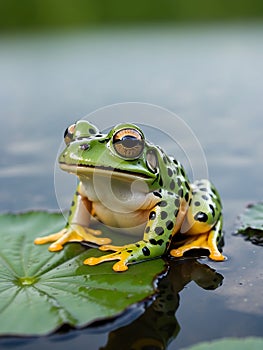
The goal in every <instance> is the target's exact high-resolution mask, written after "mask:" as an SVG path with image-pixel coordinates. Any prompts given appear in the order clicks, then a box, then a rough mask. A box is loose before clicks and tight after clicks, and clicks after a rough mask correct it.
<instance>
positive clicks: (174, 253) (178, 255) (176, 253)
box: [170, 248, 185, 258]
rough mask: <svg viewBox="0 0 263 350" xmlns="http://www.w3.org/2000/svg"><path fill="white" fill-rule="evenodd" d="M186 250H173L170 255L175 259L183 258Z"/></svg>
mask: <svg viewBox="0 0 263 350" xmlns="http://www.w3.org/2000/svg"><path fill="white" fill-rule="evenodd" d="M184 252H185V250H182V249H180V248H177V249H172V250H171V251H170V254H171V255H172V256H173V257H175V258H181V257H182V256H183V255H184Z"/></svg>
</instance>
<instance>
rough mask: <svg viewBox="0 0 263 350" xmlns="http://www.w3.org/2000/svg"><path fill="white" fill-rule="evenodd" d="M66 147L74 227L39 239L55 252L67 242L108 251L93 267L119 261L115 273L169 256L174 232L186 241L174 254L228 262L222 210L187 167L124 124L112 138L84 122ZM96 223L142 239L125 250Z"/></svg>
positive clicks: (62, 160)
mask: <svg viewBox="0 0 263 350" xmlns="http://www.w3.org/2000/svg"><path fill="white" fill-rule="evenodd" d="M64 140H65V143H66V147H65V149H64V150H63V152H62V153H61V155H60V157H59V165H60V167H61V169H62V170H65V171H67V172H69V173H73V174H75V175H77V176H78V178H79V183H78V186H77V189H76V192H75V194H74V197H73V201H72V204H71V208H70V211H69V215H68V221H67V224H66V226H65V228H63V229H62V230H61V231H59V232H56V233H54V234H51V235H48V236H45V237H40V238H36V239H35V243H36V244H44V243H48V242H49V243H52V244H51V245H50V246H49V250H50V251H59V250H61V249H63V246H64V244H65V243H68V242H81V241H85V242H90V243H95V244H97V245H98V246H99V249H100V250H102V251H111V252H110V253H108V254H106V255H102V256H100V257H90V258H88V259H86V260H85V261H84V264H87V265H97V264H100V263H102V262H105V261H111V260H117V262H115V264H114V265H113V270H114V271H125V270H127V269H128V265H129V264H133V263H138V262H140V261H143V260H147V259H151V258H156V257H159V256H162V255H163V254H165V253H166V252H167V251H168V250H169V247H170V244H171V242H172V239H173V237H174V235H176V233H180V235H182V236H183V237H184V240H183V241H182V244H181V245H180V246H179V247H177V248H174V249H171V250H170V255H172V256H174V257H182V256H183V255H184V253H185V252H187V251H188V250H191V249H207V250H208V251H209V257H210V258H211V259H212V260H216V261H222V260H224V259H225V257H224V256H223V255H222V254H221V252H220V251H219V249H218V245H219V242H220V241H221V239H222V238H223V232H222V205H221V201H220V197H219V194H218V192H217V190H216V189H215V187H214V186H213V185H212V184H211V183H210V182H209V181H208V180H201V181H195V182H194V183H190V182H189V179H188V177H187V175H186V174H185V171H184V168H183V166H182V165H181V164H180V163H179V162H178V161H177V160H176V159H175V158H173V157H170V156H168V155H167V154H166V153H165V152H164V151H163V150H162V149H161V148H160V147H159V146H156V145H154V144H152V143H151V142H149V141H148V140H146V139H145V136H144V134H143V131H142V130H141V129H140V128H139V127H138V126H136V125H134V124H130V123H125V124H118V125H117V126H115V127H114V128H112V129H111V130H110V131H109V132H108V133H105V134H103V133H101V132H100V131H99V130H98V128H97V127H96V126H94V125H92V124H91V123H89V122H88V121H86V120H80V121H78V122H76V123H75V124H73V125H71V126H69V127H68V128H67V130H66V131H65V134H64ZM92 217H95V218H97V220H99V221H100V222H102V223H104V224H105V225H108V226H111V227H116V228H121V229H123V231H125V230H128V231H129V232H132V233H134V234H136V235H138V234H140V238H136V239H135V243H130V244H126V245H124V246H114V245H110V243H111V239H110V238H103V237H101V236H100V235H101V231H100V230H95V229H93V228H91V227H90V221H91V218H92Z"/></svg>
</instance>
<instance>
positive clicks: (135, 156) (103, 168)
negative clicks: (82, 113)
mask: <svg viewBox="0 0 263 350" xmlns="http://www.w3.org/2000/svg"><path fill="white" fill-rule="evenodd" d="M64 138H65V143H66V148H65V149H64V151H63V152H62V153H61V155H60V157H59V163H60V167H61V168H62V169H63V170H66V171H68V172H71V173H75V174H77V175H79V176H87V177H89V176H91V175H92V173H94V171H95V170H96V173H97V174H98V173H99V174H100V175H103V176H107V175H108V176H109V175H110V176H113V177H115V178H119V179H121V180H127V181H132V180H134V179H136V178H140V179H142V178H143V179H144V180H145V181H149V182H151V183H152V182H154V180H156V179H157V178H158V176H159V172H160V171H159V160H158V159H159V157H160V156H161V155H160V153H161V151H160V149H159V148H158V147H155V146H154V145H152V144H151V143H149V142H148V141H146V140H145V137H144V134H143V132H142V130H141V129H140V128H139V127H138V126H136V125H134V124H119V125H117V126H115V127H114V128H113V129H111V130H110V131H109V133H107V134H102V133H100V132H99V130H98V129H97V128H96V127H95V126H94V125H92V124H90V123H89V122H87V121H85V120H80V121H78V122H77V123H75V124H73V125H71V126H70V127H68V128H67V130H66V131H65V135H64Z"/></svg>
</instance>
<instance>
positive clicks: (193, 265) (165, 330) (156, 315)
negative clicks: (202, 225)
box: [100, 259, 223, 350]
mask: <svg viewBox="0 0 263 350" xmlns="http://www.w3.org/2000/svg"><path fill="white" fill-rule="evenodd" d="M191 281H194V282H195V283H196V284H197V285H198V286H200V287H201V288H203V289H206V290H214V289H216V288H218V287H219V286H220V285H221V284H222V281H223V276H222V275H220V274H219V273H217V272H216V271H214V270H213V269H211V268H210V267H209V266H207V265H203V264H201V263H199V262H198V261H196V260H194V259H187V260H184V261H180V262H177V263H175V262H171V263H170V264H169V270H168V274H167V275H166V276H165V277H163V278H162V279H161V280H160V282H159V283H158V294H157V297H156V299H155V300H154V302H153V303H152V304H151V306H150V307H148V308H147V309H146V311H145V312H144V313H143V314H142V315H141V316H140V317H139V318H137V319H136V320H135V321H133V322H131V323H130V324H128V325H127V326H124V327H120V328H118V329H116V330H114V331H112V332H111V333H110V334H109V337H108V342H107V345H106V346H105V347H103V348H100V350H113V349H120V348H122V344H125V349H133V350H137V349H138V350H139V349H156V350H157V349H160V350H161V349H166V348H167V346H168V344H170V342H171V341H172V340H173V339H175V338H176V336H177V334H178V332H179V331H180V326H179V324H178V321H177V319H176V317H175V312H176V310H177V309H178V307H179V294H178V293H179V292H180V291H182V290H183V288H184V287H185V286H186V285H187V284H188V283H190V282H191Z"/></svg>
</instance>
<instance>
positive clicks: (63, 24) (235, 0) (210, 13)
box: [0, 0, 263, 32]
mask: <svg viewBox="0 0 263 350" xmlns="http://www.w3.org/2000/svg"><path fill="white" fill-rule="evenodd" d="M262 17H263V1H262V0H163V1H160V0H159V1H156V0H133V1H129V0H128V1H123V0H1V1H0V30H1V32H10V31H13V32H14V31H16V32H17V31H24V30H43V29H45V30H46V29H61V28H75V27H76V28H78V27H88V26H97V25H102V24H106V25H109V24H122V25H123V24H125V23H126V24H133V23H136V24H141V23H151V24H152V23H163V22H167V23H177V22H203V21H205V22H211V21H229V20H231V21H240V20H253V19H258V20H260V19H262Z"/></svg>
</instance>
